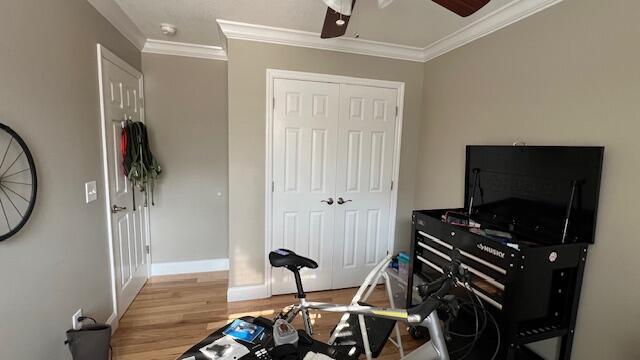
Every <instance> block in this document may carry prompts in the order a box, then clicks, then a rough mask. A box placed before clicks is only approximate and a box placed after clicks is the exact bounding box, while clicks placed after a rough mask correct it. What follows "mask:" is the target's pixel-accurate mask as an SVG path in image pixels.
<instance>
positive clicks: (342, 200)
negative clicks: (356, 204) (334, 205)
mask: <svg viewBox="0 0 640 360" xmlns="http://www.w3.org/2000/svg"><path fill="white" fill-rule="evenodd" d="M351 201H353V200H345V199H343V198H341V197H339V198H338V205H342V204H344V203H348V202H351Z"/></svg>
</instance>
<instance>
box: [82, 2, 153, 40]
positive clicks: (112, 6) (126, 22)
mask: <svg viewBox="0 0 640 360" xmlns="http://www.w3.org/2000/svg"><path fill="white" fill-rule="evenodd" d="M87 2H89V4H91V5H92V6H93V7H94V8H95V9H96V10H97V11H98V12H99V13H100V14H101V15H102V16H104V17H105V19H107V21H109V22H110V23H111V25H113V26H114V27H115V28H116V29H117V30H118V31H119V32H120V33H121V34H122V35H123V36H124V37H125V38H127V40H129V41H130V42H131V43H132V44H133V45H134V46H135V47H136V48H138V50H142V48H143V46H144V44H145V41H146V40H147V38H146V37H145V36H144V35H143V34H142V31H140V29H139V28H138V27H137V26H136V24H134V23H133V21H131V19H130V18H129V16H127V14H126V13H125V12H124V10H122V8H120V6H118V4H116V2H115V1H114V0H87Z"/></svg>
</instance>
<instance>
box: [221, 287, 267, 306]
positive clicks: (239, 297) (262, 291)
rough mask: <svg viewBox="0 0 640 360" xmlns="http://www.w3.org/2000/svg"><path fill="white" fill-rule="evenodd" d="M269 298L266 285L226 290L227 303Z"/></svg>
mask: <svg viewBox="0 0 640 360" xmlns="http://www.w3.org/2000/svg"><path fill="white" fill-rule="evenodd" d="M270 296H271V294H270V293H269V291H267V285H266V284H259V285H251V286H237V287H230V288H229V289H228V290H227V302H235V301H245V300H256V299H266V298H268V297H270Z"/></svg>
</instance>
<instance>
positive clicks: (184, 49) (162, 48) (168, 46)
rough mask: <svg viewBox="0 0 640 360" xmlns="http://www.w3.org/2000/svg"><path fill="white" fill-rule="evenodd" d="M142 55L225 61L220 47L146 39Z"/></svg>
mask: <svg viewBox="0 0 640 360" xmlns="http://www.w3.org/2000/svg"><path fill="white" fill-rule="evenodd" d="M142 52H143V53H150V54H162V55H175V56H187V57H194V58H201V59H213V60H225V61H226V60H227V53H226V52H225V51H224V49H223V48H221V47H220V46H209V45H199V44H188V43H181V42H175V41H164V40H154V39H148V40H147V42H146V43H145V44H144V47H143V48H142Z"/></svg>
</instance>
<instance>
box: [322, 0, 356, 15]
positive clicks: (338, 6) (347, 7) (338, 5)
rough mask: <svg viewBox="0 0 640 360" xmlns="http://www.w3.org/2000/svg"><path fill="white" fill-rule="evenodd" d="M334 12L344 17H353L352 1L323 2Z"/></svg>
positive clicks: (327, 0) (335, 0)
mask: <svg viewBox="0 0 640 360" xmlns="http://www.w3.org/2000/svg"><path fill="white" fill-rule="evenodd" d="M322 1H324V3H325V4H327V6H328V7H330V8H331V9H332V10H333V11H335V12H337V13H340V14H342V15H346V16H351V3H352V1H351V0H322Z"/></svg>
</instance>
